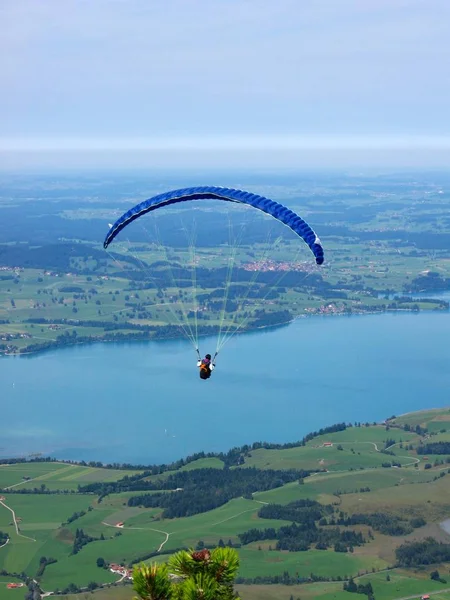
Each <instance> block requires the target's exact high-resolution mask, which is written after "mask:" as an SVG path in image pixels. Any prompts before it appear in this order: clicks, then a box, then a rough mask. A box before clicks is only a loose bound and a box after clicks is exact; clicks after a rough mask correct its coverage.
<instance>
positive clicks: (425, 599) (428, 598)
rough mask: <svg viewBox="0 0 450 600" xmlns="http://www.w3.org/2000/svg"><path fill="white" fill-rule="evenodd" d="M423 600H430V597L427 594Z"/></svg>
mask: <svg viewBox="0 0 450 600" xmlns="http://www.w3.org/2000/svg"><path fill="white" fill-rule="evenodd" d="M421 600H430V596H429V595H428V594H425V596H422V598H421Z"/></svg>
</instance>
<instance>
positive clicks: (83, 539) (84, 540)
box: [72, 528, 105, 554]
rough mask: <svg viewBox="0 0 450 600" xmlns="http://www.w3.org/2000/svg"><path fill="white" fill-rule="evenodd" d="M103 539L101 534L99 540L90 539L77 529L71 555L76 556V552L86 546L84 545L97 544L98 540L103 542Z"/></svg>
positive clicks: (90, 537) (89, 536)
mask: <svg viewBox="0 0 450 600" xmlns="http://www.w3.org/2000/svg"><path fill="white" fill-rule="evenodd" d="M104 539H105V537H104V535H103V533H102V534H101V536H100V537H99V538H96V537H92V536H91V535H88V534H87V533H85V532H84V531H83V530H82V529H78V528H77V530H76V532H75V539H74V541H73V547H72V554H78V552H79V551H80V550H81V548H83V546H86V544H90V543H91V542H98V541H99V540H104Z"/></svg>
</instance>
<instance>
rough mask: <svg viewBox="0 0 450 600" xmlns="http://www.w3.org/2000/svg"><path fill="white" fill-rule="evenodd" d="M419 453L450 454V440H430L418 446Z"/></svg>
mask: <svg viewBox="0 0 450 600" xmlns="http://www.w3.org/2000/svg"><path fill="white" fill-rule="evenodd" d="M416 451H417V454H450V442H430V443H429V444H422V445H421V446H418V447H417V449H416Z"/></svg>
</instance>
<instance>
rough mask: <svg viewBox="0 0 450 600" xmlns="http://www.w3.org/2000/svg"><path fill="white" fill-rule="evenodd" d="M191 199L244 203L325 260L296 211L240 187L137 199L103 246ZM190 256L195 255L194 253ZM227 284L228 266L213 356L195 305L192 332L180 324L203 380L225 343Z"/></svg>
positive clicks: (112, 227)
mask: <svg viewBox="0 0 450 600" xmlns="http://www.w3.org/2000/svg"><path fill="white" fill-rule="evenodd" d="M193 200H200V201H204V200H219V201H222V202H232V203H235V204H244V205H247V206H251V207H253V208H255V209H256V210H258V211H262V212H264V213H266V214H268V215H270V216H271V217H273V218H274V219H276V220H278V221H279V222H281V223H283V224H284V225H286V226H287V227H289V228H290V229H291V230H292V231H293V232H294V233H295V234H296V235H297V236H299V237H300V238H301V239H302V240H303V241H304V242H305V244H307V246H308V247H309V248H310V250H311V252H312V254H313V255H314V258H315V262H316V264H317V265H322V264H323V262H324V251H323V247H322V244H321V241H320V239H319V237H318V236H317V235H316V233H315V232H314V231H313V230H312V229H311V227H310V226H309V225H308V223H306V221H304V220H303V219H302V218H301V217H300V216H299V215H297V214H296V213H295V212H293V211H292V210H290V209H289V208H287V207H285V206H283V205H282V204H279V203H278V202H274V201H273V200H270V199H269V198H265V197H264V196H259V195H257V194H253V193H251V192H245V191H242V190H237V189H232V188H223V187H215V186H199V187H189V188H183V189H179V190H172V191H169V192H165V193H163V194H159V195H157V196H154V197H152V198H149V199H148V200H144V201H143V202H140V203H139V204H137V205H136V206H134V207H133V208H131V209H129V210H127V211H126V212H125V213H124V214H123V215H122V216H121V217H120V218H119V219H117V221H116V222H115V223H114V224H112V225H111V224H109V225H110V229H109V231H108V233H107V235H106V237H105V240H104V243H103V246H104V248H105V249H107V248H108V246H109V245H110V244H111V242H112V241H113V240H114V239H115V237H116V236H117V235H118V234H119V233H120V232H121V231H122V230H123V229H125V228H126V227H127V226H128V225H129V224H130V223H132V222H133V221H135V220H136V219H139V218H140V217H141V216H143V215H145V214H147V213H150V212H152V211H155V210H157V209H160V208H163V207H170V206H173V205H177V204H179V203H181V202H189V201H193ZM191 258H195V255H194V256H193V257H191ZM192 264H193V265H195V260H193V261H192ZM231 264H232V262H231ZM194 268H195V267H194ZM230 283H231V269H228V277H227V282H226V286H227V289H226V294H225V301H224V306H223V310H222V316H221V321H220V327H219V336H218V342H217V348H216V352H215V354H214V358H211V354H206V355H205V358H203V359H202V358H201V357H200V353H199V350H198V340H197V308H195V306H194V309H193V312H192V314H193V315H194V316H193V318H194V319H195V334H194V333H192V332H189V331H188V330H190V329H191V328H190V325H189V322H188V321H187V322H186V329H185V328H184V327H183V326H181V327H182V329H183V331H184V332H185V333H186V335H188V337H189V339H190V340H191V342H192V344H193V345H194V348H195V350H196V352H197V354H198V362H197V367H198V368H199V374H200V378H201V379H203V380H206V379H209V378H210V377H211V372H212V371H213V369H214V368H215V359H216V357H217V354H218V352H219V350H220V348H221V347H222V346H223V344H224V343H225V337H226V334H225V336H224V337H222V339H221V329H222V326H223V322H224V316H225V312H226V300H227V296H228V290H229V287H230ZM193 287H194V288H195V276H194V277H193ZM196 294H197V292H196V291H195V290H194V294H193V298H194V301H195V304H196ZM247 296H248V294H247V295H246V297H247ZM180 297H181V295H180ZM244 300H245V299H244ZM169 307H170V308H172V312H174V311H173V307H171V304H170V303H169ZM183 315H184V311H183ZM245 318H248V317H245ZM243 323H244V321H242V322H241V323H240V324H237V325H236V323H235V319H234V318H233V321H232V324H235V325H236V328H235V332H237V331H238V330H239V329H241V328H242V326H243ZM230 329H231V327H228V330H227V333H229V332H230ZM235 332H234V333H235ZM231 335H233V334H231V333H230V337H231Z"/></svg>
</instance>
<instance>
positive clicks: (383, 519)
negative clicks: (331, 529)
mask: <svg viewBox="0 0 450 600" xmlns="http://www.w3.org/2000/svg"><path fill="white" fill-rule="evenodd" d="M336 523H337V525H344V526H346V527H348V526H349V525H369V526H370V527H372V528H373V529H374V530H375V531H379V532H380V533H383V534H385V535H406V534H408V533H411V531H412V530H413V527H412V525H411V522H408V521H406V520H405V519H402V518H401V517H397V516H395V515H388V514H386V513H368V514H361V513H355V514H353V515H351V517H340V518H339V519H337V521H336Z"/></svg>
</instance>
